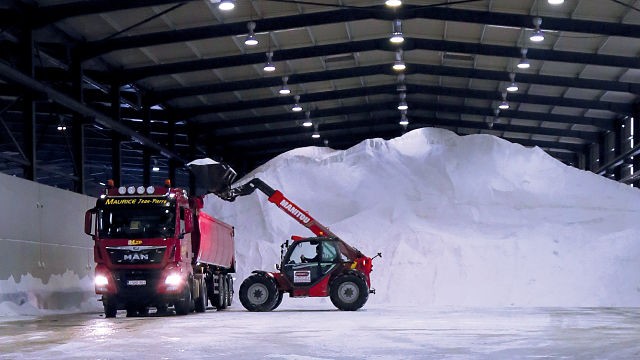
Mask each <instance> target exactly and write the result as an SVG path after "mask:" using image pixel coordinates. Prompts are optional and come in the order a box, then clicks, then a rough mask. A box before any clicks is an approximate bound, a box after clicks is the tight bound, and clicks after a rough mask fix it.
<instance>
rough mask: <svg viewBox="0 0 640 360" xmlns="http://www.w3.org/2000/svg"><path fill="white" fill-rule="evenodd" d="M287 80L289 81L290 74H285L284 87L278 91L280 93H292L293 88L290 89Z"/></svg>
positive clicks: (283, 78)
mask: <svg viewBox="0 0 640 360" xmlns="http://www.w3.org/2000/svg"><path fill="white" fill-rule="evenodd" d="M287 81H289V77H288V76H283V77H282V87H281V88H280V90H278V93H279V94H280V95H289V94H291V89H289V86H288V85H287Z"/></svg>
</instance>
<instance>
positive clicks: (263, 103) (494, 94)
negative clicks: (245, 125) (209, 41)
mask: <svg viewBox="0 0 640 360" xmlns="http://www.w3.org/2000/svg"><path fill="white" fill-rule="evenodd" d="M406 87H407V91H406V93H407V94H409V95H410V94H431V95H441V96H450V97H460V98H475V99H484V100H490V101H497V100H499V99H500V96H501V93H500V92H498V91H487V90H476V89H463V88H454V87H444V86H426V85H413V84H410V83H409V84H406ZM381 94H389V95H392V96H396V94H397V85H396V84H389V85H378V86H370V87H358V88H349V89H341V90H335V91H322V92H315V93H306V94H302V95H300V102H303V103H308V102H318V101H325V100H336V99H344V98H353V97H362V96H371V95H381ZM508 99H509V101H511V102H518V103H527V104H538V105H553V106H563V107H574V108H581V109H594V110H605V111H610V112H612V113H614V114H622V115H632V114H633V109H632V108H633V106H632V105H631V104H626V103H615V102H609V101H598V100H582V99H573V98H562V97H557V96H543V95H531V94H521V93H511V94H509V96H508ZM291 104H292V100H291V97H290V96H287V97H282V96H280V97H269V98H262V99H255V100H251V101H235V102H233V103H223V104H216V105H208V106H198V107H192V108H181V110H180V113H181V115H182V116H184V117H186V118H191V117H194V116H198V115H202V114H207V113H223V112H229V111H239V110H245V109H248V108H252V109H256V108H266V107H273V106H283V105H291ZM612 115H613V114H612Z"/></svg>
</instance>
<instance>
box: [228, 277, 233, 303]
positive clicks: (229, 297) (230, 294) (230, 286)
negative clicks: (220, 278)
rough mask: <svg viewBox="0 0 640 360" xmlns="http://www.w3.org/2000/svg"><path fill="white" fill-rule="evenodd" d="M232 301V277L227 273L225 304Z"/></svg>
mask: <svg viewBox="0 0 640 360" xmlns="http://www.w3.org/2000/svg"><path fill="white" fill-rule="evenodd" d="M232 303H233V277H231V275H227V306H231V304H232Z"/></svg>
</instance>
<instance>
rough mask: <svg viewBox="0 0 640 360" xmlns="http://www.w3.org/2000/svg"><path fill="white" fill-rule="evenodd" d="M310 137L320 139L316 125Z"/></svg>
mask: <svg viewBox="0 0 640 360" xmlns="http://www.w3.org/2000/svg"><path fill="white" fill-rule="evenodd" d="M311 137H312V138H314V139H319V138H320V133H319V132H318V125H317V124H316V126H315V130H313V134H311Z"/></svg>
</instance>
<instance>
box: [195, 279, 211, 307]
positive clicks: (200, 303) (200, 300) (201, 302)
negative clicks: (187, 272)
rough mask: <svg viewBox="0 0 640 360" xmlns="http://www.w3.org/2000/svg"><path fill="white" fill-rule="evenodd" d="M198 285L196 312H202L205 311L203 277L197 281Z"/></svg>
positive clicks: (205, 291) (205, 301) (205, 290)
mask: <svg viewBox="0 0 640 360" xmlns="http://www.w3.org/2000/svg"><path fill="white" fill-rule="evenodd" d="M198 284H199V287H200V296H199V297H198V298H197V299H196V312H198V313H203V312H205V311H207V302H208V298H207V284H205V282H204V279H202V281H199V282H198Z"/></svg>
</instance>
